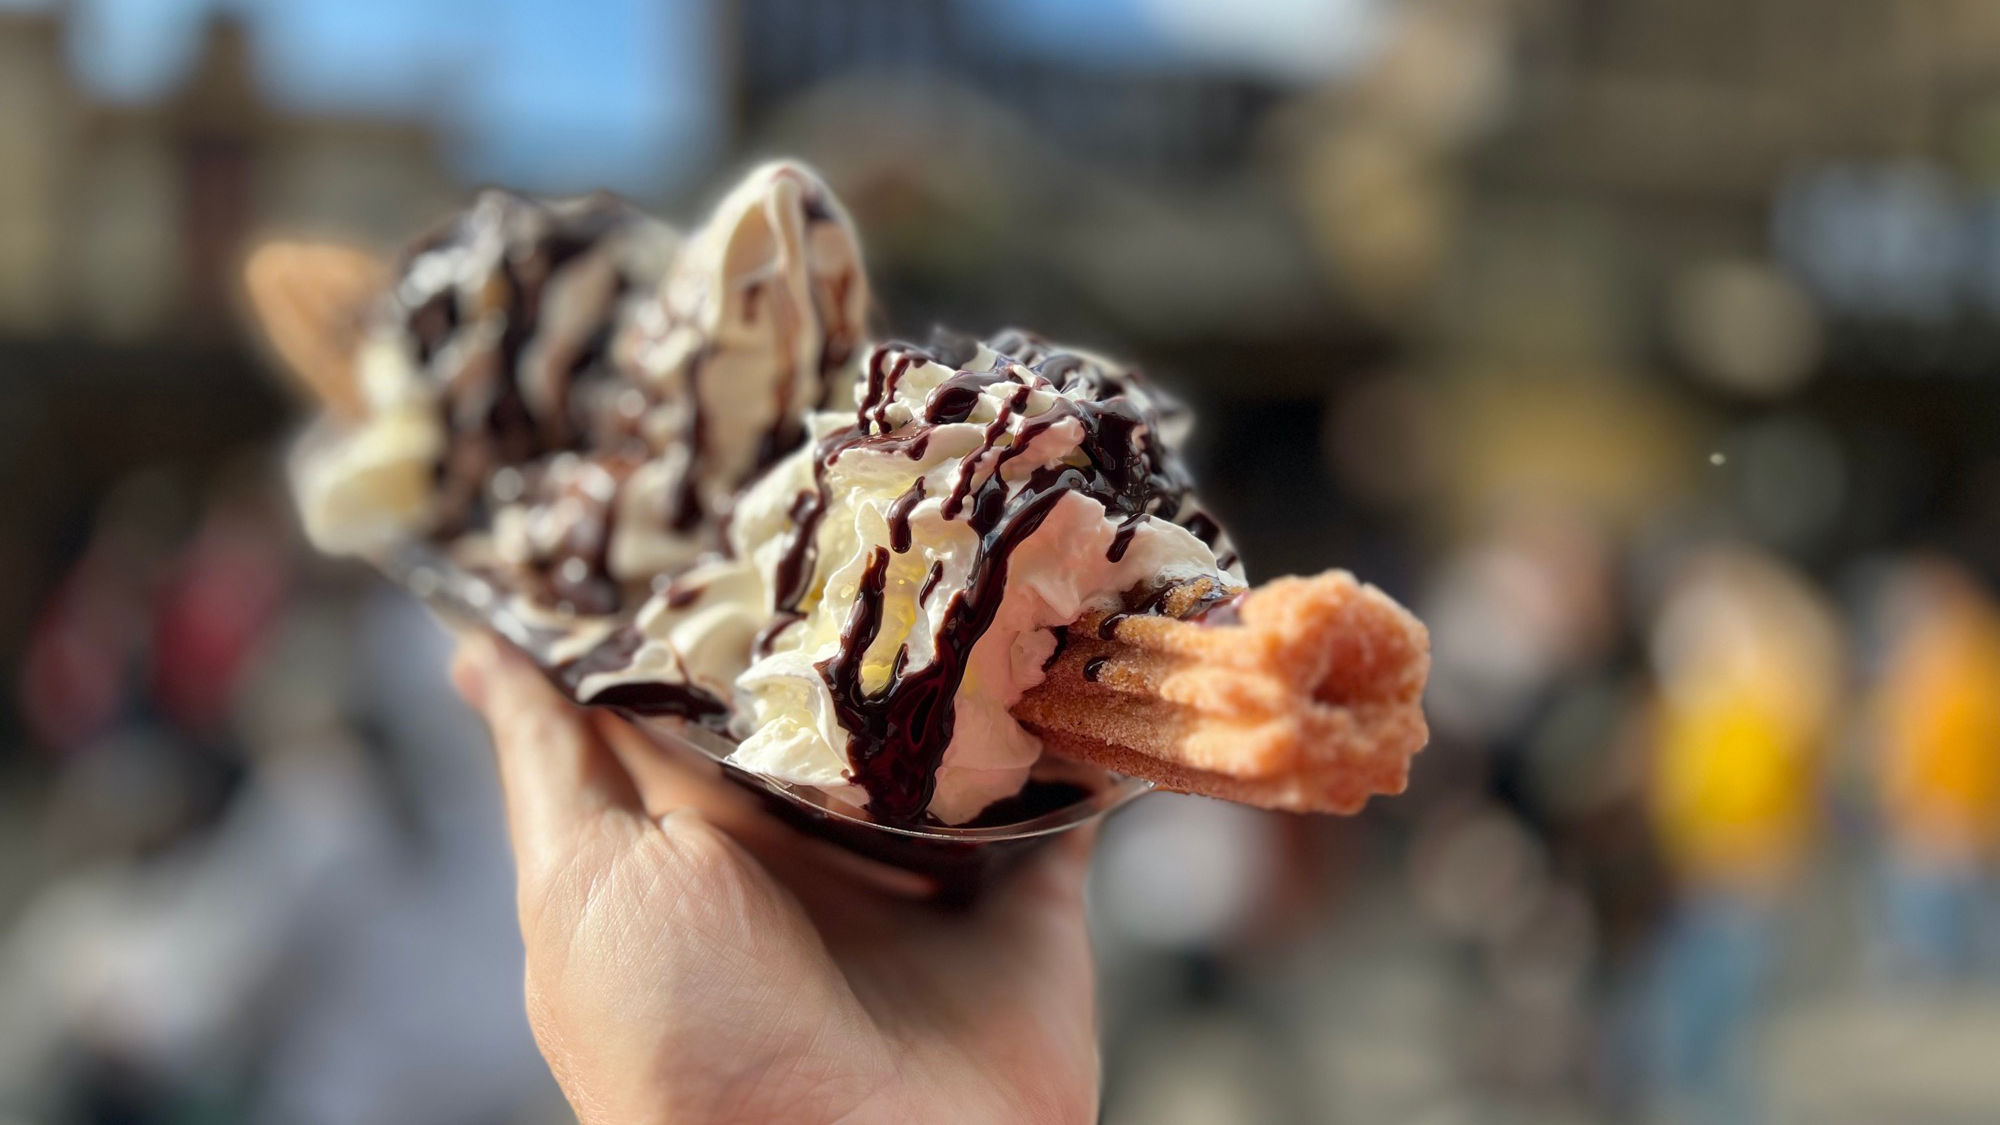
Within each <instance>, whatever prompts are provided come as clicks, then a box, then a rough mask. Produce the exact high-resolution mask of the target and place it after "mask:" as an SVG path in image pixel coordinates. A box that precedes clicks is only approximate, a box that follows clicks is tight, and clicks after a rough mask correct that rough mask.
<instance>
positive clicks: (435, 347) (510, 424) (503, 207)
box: [383, 178, 865, 614]
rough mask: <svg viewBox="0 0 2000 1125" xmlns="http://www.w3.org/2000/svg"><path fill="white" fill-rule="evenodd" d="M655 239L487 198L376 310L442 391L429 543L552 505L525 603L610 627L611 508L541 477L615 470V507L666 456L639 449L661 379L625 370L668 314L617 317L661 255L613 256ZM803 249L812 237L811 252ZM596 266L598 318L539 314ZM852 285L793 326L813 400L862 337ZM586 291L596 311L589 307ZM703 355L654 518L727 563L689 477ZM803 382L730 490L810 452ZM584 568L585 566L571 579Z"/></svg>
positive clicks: (752, 296) (605, 216) (812, 188)
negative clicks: (577, 467) (646, 267)
mask: <svg viewBox="0 0 2000 1125" xmlns="http://www.w3.org/2000/svg"><path fill="white" fill-rule="evenodd" d="M801 183H802V186H803V187H804V189H805V191H804V197H803V207H804V211H805V215H806V221H807V224H808V226H809V227H810V226H813V225H815V224H819V223H838V222H840V221H841V220H840V219H839V217H838V216H837V215H836V214H835V212H834V209H833V208H832V206H831V205H830V203H829V201H828V200H826V199H825V198H823V195H824V190H823V188H821V187H820V185H818V184H817V183H816V182H811V181H810V180H809V178H804V179H802V180H801ZM665 237H666V236H665V233H664V229H663V228H660V227H659V225H658V224H657V223H656V222H655V221H654V220H652V219H651V218H649V217H647V216H646V215H645V214H644V213H643V212H642V211H640V210H638V209H636V208H634V207H632V206H631V205H630V204H628V203H626V202H624V201H622V200H620V199H617V198H616V197H614V196H611V195H608V194H603V193H600V194H597V195H593V196H589V197H586V198H582V199H576V200H567V201H560V202H553V203H551V202H544V201H541V200H536V199H532V198H528V197H525V196H520V195H515V194H512V193H508V192H503V191H487V192H483V193H481V194H480V195H479V197H478V198H477V199H476V200H475V201H474V202H473V204H472V205H471V206H470V207H468V208H467V209H466V210H464V211H463V212H461V213H459V214H457V215H455V216H453V217H451V218H450V219H448V220H446V221H445V222H443V223H441V224H439V225H438V226H437V227H435V228H433V229H432V230H431V231H429V232H428V233H426V234H425V235H423V236H422V237H420V238H418V239H417V240H415V241H414V242H413V243H412V244H411V245H410V247H409V249H408V250H407V251H406V252H405V253H404V256H403V259H402V264H401V271H400V276H399V278H398V281H397V284H396V286H395V287H394V289H393V290H392V293H391V295H390V296H389V297H388V298H387V299H386V300H385V302H384V306H383V310H384V316H385V317H386V318H387V320H388V323H389V324H391V325H394V326H396V327H398V328H400V329H401V332H402V335H403V338H404V340H405V342H406V346H407V347H408V349H409V351H410V354H411V357H412V358H413V360H414V361H415V363H416V364H417V366H418V368H419V369H420V370H421V371H422V372H423V373H424V374H425V375H426V376H427V377H428V378H429V379H430V380H431V381H432V382H433V383H435V384H436V385H437V387H438V390H439V394H438V399H439V403H440V410H441V412H442V414H443V419H444V424H445V430H446V434H447V446H446V449H447V452H446V454H445V456H444V457H443V458H442V459H441V461H440V463H439V465H438V467H437V495H438V503H437V511H438V513H439V516H438V519H437V521H436V524H435V527H434V536H435V537H436V538H437V539H439V540H441V541H447V540H450V539H452V538H454V537H455V536H457V535H459V534H461V533H463V532H466V531H470V530H478V529H483V528H487V527H489V526H490V525H491V523H492V519H493V516H494V513H495V512H496V511H497V510H498V509H499V508H501V507H504V506H506V505H508V504H512V503H515V502H516V501H519V502H522V503H525V504H527V505H528V506H529V507H530V508H531V510H535V511H537V512H541V513H547V512H549V511H550V506H551V505H554V504H556V503H558V502H561V503H564V504H565V505H566V506H565V509H564V516H563V518H564V519H565V521H566V522H565V526H564V527H563V528H561V529H560V530H559V532H558V533H557V536H556V537H557V538H558V539H559V540H560V544H559V546H558V547H557V548H556V549H555V550H554V551H552V552H548V553H546V554H545V555H543V556H542V557H537V558H534V559H532V560H530V562H529V564H528V566H527V567H526V568H525V570H526V572H525V573H523V574H520V575H518V576H515V582H516V583H517V584H518V585H520V586H521V587H522V592H523V593H524V594H526V595H527V596H528V597H529V598H531V599H532V600H534V601H537V602H539V603H541V604H544V605H547V606H550V607H553V608H557V609H568V610H572V611H576V612H581V613H587V614H601V613H612V612H616V611H617V610H619V609H620V608H622V607H623V603H624V602H625V601H626V600H627V599H628V595H629V594H630V593H632V592H631V591H626V590H623V589H621V587H620V584H619V583H618V582H617V581H616V580H615V579H614V578H613V576H612V575H611V574H610V571H609V545H610V542H611V538H612V533H613V531H614V526H613V522H614V520H615V517H616V515H617V513H618V511H619V509H620V504H619V503H618V500H617V497H616V495H615V494H614V495H613V496H612V497H609V498H606V497H602V496H587V497H580V498H579V497H576V496H573V495H571V494H570V493H569V492H567V491H565V490H564V489H563V488H561V487H560V486H556V485H551V484H550V483H549V481H550V474H548V473H547V472H546V471H545V470H546V468H547V465H548V462H549V460H550V459H551V458H553V457H556V456H558V455H563V454H569V455H574V456H579V457H587V458H590V459H591V460H592V461H593V462H595V463H597V464H599V465H600V466H602V467H604V468H605V469H606V470H607V471H609V472H610V473H611V474H612V477H613V479H614V481H615V483H616V489H617V491H621V492H622V490H623V488H624V487H625V484H626V482H627V481H628V480H629V479H630V477H631V475H632V470H633V469H634V468H636V467H637V466H638V465H639V464H640V463H642V462H644V461H646V460H648V459H650V458H653V457H656V456H658V455H660V454H662V453H664V452H666V450H665V449H661V448H655V447H654V441H656V440H657V439H653V440H649V439H648V438H647V436H646V435H645V433H644V431H643V430H642V427H641V425H640V423H641V420H642V419H643V418H644V417H645V416H646V415H648V414H649V413H651V412H652V411H654V410H655V409H656V408H657V407H659V405H660V403H661V396H660V394H659V393H658V391H657V390H655V387H656V386H657V385H658V383H659V380H657V379H654V378H650V377H643V378H642V377H639V373H638V372H637V371H635V370H634V367H635V366H641V365H642V362H641V361H638V360H635V359H634V358H633V356H634V354H641V355H642V354H643V353H644V352H645V350H646V349H647V348H648V347H649V345H650V344H651V343H653V342H656V341H657V339H659V338H661V334H664V333H666V332H670V331H673V330H674V329H675V327H676V325H675V324H674V323H673V316H674V314H673V312H672V310H671V309H669V308H668V307H666V306H665V305H663V304H654V305H647V306H645V307H646V308H647V309H648V310H649V311H657V312H659V313H662V314H664V315H660V316H655V317H652V318H650V319H648V318H646V317H634V316H631V315H629V313H630V312H631V311H632V310H633V309H635V308H638V307H640V306H639V300H640V298H642V297H646V296H650V295H651V294H653V293H654V292H656V291H657V289H658V286H659V280H660V279H659V278H658V276H656V275H654V276H637V275H636V274H635V273H634V270H636V269H638V268H639V266H638V265H637V264H636V262H637V260H640V259H644V258H647V257H658V256H659V255H645V254H639V255H634V254H630V253H621V252H620V251H621V249H622V247H620V246H618V245H615V244H616V243H618V242H619V241H621V240H627V239H634V240H638V239H662V240H664V238H665ZM812 237H813V235H812V232H811V231H810V230H809V231H808V232H807V238H808V240H810V239H811V238H812ZM592 255H596V256H598V259H599V261H598V264H597V266H596V267H594V268H608V269H610V270H611V271H612V273H611V278H610V284H609V285H608V286H607V287H606V289H605V290H604V291H603V293H602V297H601V303H600V304H599V305H597V306H595V307H592V308H590V309H588V310H586V311H587V315H585V316H584V317H582V318H581V319H580V320H577V321H574V322H568V323H556V322H552V321H550V320H549V319H548V318H546V317H545V316H544V313H545V311H546V310H545V303H546V299H547V296H548V294H549V293H550V291H551V287H552V286H553V285H555V284H557V283H558V281H559V280H560V279H561V277H562V276H563V274H564V273H565V271H567V270H570V269H572V268H575V267H576V263H578V262H579V261H581V260H583V259H585V258H587V257H589V256H592ZM607 259H608V260H607ZM854 284H856V279H855V278H854V277H851V276H847V275H845V274H843V275H842V276H840V277H838V278H836V279H834V280H833V284H832V285H831V289H832V292H831V294H822V293H821V291H820V288H819V287H817V286H815V287H813V288H812V296H813V300H814V302H815V304H814V308H813V309H812V311H811V316H810V317H809V318H808V322H807V323H806V324H804V325H801V326H800V328H799V330H800V331H804V332H807V333H809V334H810V333H813V332H815V331H817V339H816V340H815V341H814V342H815V343H816V344H817V346H818V355H817V356H816V358H815V370H814V371H813V372H812V374H814V375H816V376H818V378H819V380H820V383H821V387H820V389H819V396H820V397H823V396H824V394H825V393H826V389H827V386H828V385H829V384H830V383H831V382H832V381H833V379H832V378H830V377H831V376H832V374H833V373H834V372H835V371H837V370H838V369H839V368H841V367H842V366H843V365H845V364H846V363H847V361H848V359H849V358H850V357H851V356H852V355H853V353H854V349H855V347H856V344H857V341H858V339H859V336H860V333H861V332H862V331H863V330H864V328H865V326H864V325H862V324H858V323H851V320H852V319H853V318H851V317H850V316H849V310H848V309H847V296H848V294H849V293H850V292H851V291H852V286H853V285H854ZM571 292H572V293H575V292H577V291H576V290H572V291H571ZM589 292H590V296H591V297H592V299H593V300H596V299H599V294H598V292H597V291H595V290H591V291H589ZM760 295H761V289H753V290H752V291H751V292H749V293H748V294H746V305H745V316H746V318H748V319H750V320H753V321H754V320H755V319H756V318H757V317H759V316H768V315H769V314H768V313H765V312H763V311H762V307H763V305H762V303H761V302H760V301H759V300H758V298H759V296H760ZM829 298H830V301H829ZM621 333H626V334H629V335H625V336H621ZM624 344H631V345H633V346H632V347H630V348H627V347H625V346H623V345H624ZM713 354H714V346H713V344H712V343H709V344H705V345H704V346H702V347H700V348H697V349H695V351H694V353H693V354H692V355H690V356H689V357H688V358H687V359H686V361H685V363H686V367H685V369H684V372H682V373H681V374H682V376H683V378H684V381H685V382H684V393H683V394H681V395H680V396H679V402H678V405H679V412H678V415H679V416H678V420H677V421H678V425H677V426H676V432H675V433H674V434H673V436H672V438H671V439H670V440H671V441H672V442H673V443H674V444H676V445H678V447H679V448H681V449H682V450H683V451H684V452H685V454H686V456H685V457H684V458H682V460H681V464H682V465H683V466H684V467H683V469H682V471H681V472H680V473H679V474H678V477H677V479H675V480H673V481H671V482H670V485H669V488H668V495H667V500H666V509H665V510H664V511H662V512H661V513H660V514H659V519H660V522H661V526H662V527H663V528H665V529H666V530H670V531H673V532H676V533H678V534H680V535H683V536H693V535H709V536H710V537H711V538H712V540H713V541H712V542H711V543H710V546H711V547H723V546H724V544H723V542H722V537H721V527H722V524H723V522H724V521H725V520H726V519H727V516H728V512H727V511H726V510H714V509H716V508H718V507H720V508H724V509H726V507H727V505H726V503H725V502H723V501H720V500H718V499H717V498H716V497H715V496H713V495H704V488H703V484H702V480H703V475H702V472H701V466H702V464H703V463H704V460H705V459H706V458H705V454H706V453H707V450H706V446H707V444H708V441H709V434H708V433H707V425H706V423H707V419H706V418H705V417H704V412H703V398H702V391H703V387H702V383H703V381H704V377H705V375H706V374H707V368H708V366H709V362H710V360H711V359H712V358H713ZM787 354H789V353H787ZM797 382H798V380H797V379H796V378H794V377H791V375H790V373H788V374H787V377H784V378H780V379H777V380H776V381H775V383H776V387H775V390H774V396H775V401H774V402H773V403H772V407H773V410H772V423H771V425H770V427H769V429H768V431H767V432H766V433H764V434H763V435H762V436H761V439H760V440H759V442H758V445H757V448H756V449H755V450H754V451H753V452H752V456H751V464H749V465H748V466H747V468H746V469H745V471H744V472H743V474H742V479H740V480H737V481H733V482H728V483H730V484H731V485H732V486H733V490H734V491H738V492H740V491H741V490H742V488H743V487H745V486H747V485H748V484H749V483H750V482H751V481H752V480H754V479H756V478H757V477H758V476H761V475H762V474H763V472H764V471H765V470H766V469H768V468H769V467H770V466H771V465H773V464H775V463H776V462H777V461H778V460H779V459H781V458H782V457H784V456H786V455H787V454H789V453H790V452H792V451H793V450H794V449H796V448H797V447H798V446H799V445H800V443H802V442H803V441H804V440H805V428H804V424H803V421H802V418H801V414H802V408H803V407H805V406H807V405H809V404H808V403H797V402H794V401H793V399H794V397H795V396H796V395H798V394H799V390H798V388H797V387H796V386H795V384H796V383H797ZM710 389H711V390H719V388H710ZM808 397H811V396H808ZM503 468H511V469H514V470H516V471H517V472H519V473H520V474H521V478H520V479H521V480H522V481H523V482H524V486H523V487H521V488H519V489H516V490H514V492H513V494H512V495H497V494H495V493H494V492H493V491H492V490H490V489H489V487H488V485H489V483H490V482H492V481H493V480H494V479H495V474H496V472H498V471H499V470H501V469H503ZM579 566H582V567H583V568H585V569H584V570H583V572H581V573H579V571H578V567H579Z"/></svg>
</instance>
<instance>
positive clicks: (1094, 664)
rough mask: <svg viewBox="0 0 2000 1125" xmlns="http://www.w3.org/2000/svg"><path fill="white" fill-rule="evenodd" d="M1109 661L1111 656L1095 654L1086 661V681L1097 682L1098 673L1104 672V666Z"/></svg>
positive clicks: (1084, 670)
mask: <svg viewBox="0 0 2000 1125" xmlns="http://www.w3.org/2000/svg"><path fill="white" fill-rule="evenodd" d="M1109 663H1111V658H1110V657H1108V656H1093V657H1091V658H1090V659H1089V660H1086V661H1084V664H1083V678H1084V681H1085V682H1086V683H1093V684H1094V683H1096V682H1097V677H1098V674H1099V673H1101V672H1103V671H1104V666H1105V665H1106V664H1109Z"/></svg>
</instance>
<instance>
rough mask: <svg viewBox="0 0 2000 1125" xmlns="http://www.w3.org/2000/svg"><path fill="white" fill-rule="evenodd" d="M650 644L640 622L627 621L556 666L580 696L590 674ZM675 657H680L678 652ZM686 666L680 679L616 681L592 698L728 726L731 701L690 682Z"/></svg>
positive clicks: (625, 663)
mask: <svg viewBox="0 0 2000 1125" xmlns="http://www.w3.org/2000/svg"><path fill="white" fill-rule="evenodd" d="M645 644H646V637H645V634H643V633H641V632H640V631H639V629H638V627H637V626H636V625H630V624H627V625H623V626H621V627H619V629H618V630H617V631H616V632H614V633H612V634H611V635H610V636H609V637H606V638H605V639H604V640H603V641H602V642H601V643H600V644H598V645H597V647H596V648H593V649H591V650H590V651H589V652H587V653H585V654H584V655H583V656H581V657H579V658H577V659H575V660H572V661H570V662H569V663H568V664H565V665H562V666H561V667H559V668H557V669H555V677H556V680H557V682H559V683H561V684H562V686H563V687H564V688H566V689H567V690H568V691H569V694H570V695H572V696H574V695H575V694H576V693H577V690H578V688H580V687H581V686H582V684H583V681H585V680H587V679H589V678H590V677H592V676H595V675H598V674H599V673H603V672H616V671H619V670H620V669H623V668H626V667H629V666H630V665H631V663H632V658H633V657H635V656H637V655H638V653H639V650H640V649H641V648H643V647H644V646H645ZM675 659H676V661H678V660H679V657H678V655H677V656H676V657H675ZM681 672H682V675H681V679H680V680H679V681H667V680H659V679H648V680H638V681H633V682H630V683H622V684H613V685H611V686H610V687H607V688H605V689H604V690H602V691H600V692H598V693H597V694H596V695H593V696H591V697H590V703H591V705H592V706H598V707H615V708H618V709H620V710H623V711H630V712H632V713H633V714H635V715H670V716H673V717H675V718H680V719H686V720H688V721H689V722H694V723H699V724H701V725H702V726H705V727H708V728H710V729H712V730H716V731H724V730H727V729H728V726H729V716H730V710H729V704H728V703H727V702H725V701H723V700H721V699H718V698H717V697H716V696H715V695H713V694H712V693H710V692H708V691H707V690H705V689H703V688H700V687H697V686H695V685H694V684H693V683H692V682H689V680H688V677H687V675H686V669H685V668H683V669H681Z"/></svg>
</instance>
